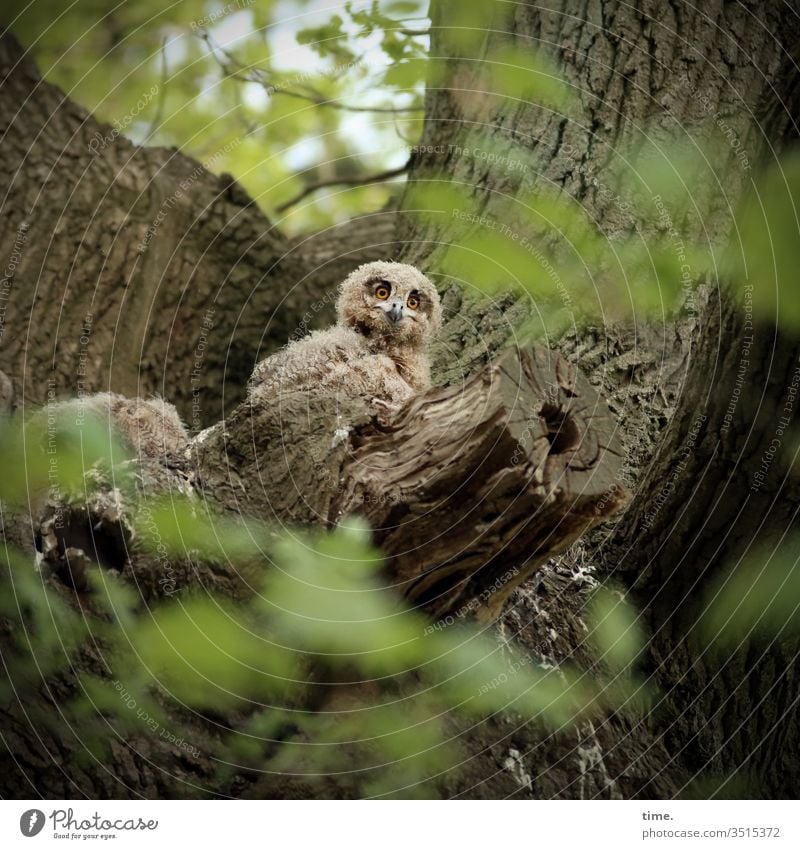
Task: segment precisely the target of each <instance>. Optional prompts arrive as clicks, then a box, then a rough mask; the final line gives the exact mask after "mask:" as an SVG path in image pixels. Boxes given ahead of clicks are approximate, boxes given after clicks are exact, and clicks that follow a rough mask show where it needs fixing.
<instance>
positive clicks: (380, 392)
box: [248, 262, 442, 407]
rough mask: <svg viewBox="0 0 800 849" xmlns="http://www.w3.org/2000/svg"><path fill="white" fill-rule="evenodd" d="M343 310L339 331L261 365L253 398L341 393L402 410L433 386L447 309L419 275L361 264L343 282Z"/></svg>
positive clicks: (388, 265) (313, 337)
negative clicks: (437, 336) (432, 347)
mask: <svg viewBox="0 0 800 849" xmlns="http://www.w3.org/2000/svg"><path fill="white" fill-rule="evenodd" d="M336 312H337V323H336V326H334V327H331V328H329V329H327V330H317V331H315V332H313V333H311V334H310V335H309V336H307V337H305V338H304V339H301V340H299V341H297V342H292V343H290V344H289V345H287V346H286V347H285V348H283V350H281V351H279V352H278V353H277V354H273V355H272V356H271V357H268V358H267V359H265V360H262V361H261V362H260V363H259V364H258V365H257V366H256V367H255V369H254V371H253V374H252V376H251V378H250V382H249V384H248V396H249V397H250V399H251V400H253V401H259V400H269V399H275V398H278V397H279V396H280V395H281V394H283V393H286V392H292V391H297V390H304V391H321V392H330V391H335V392H337V393H339V394H341V395H346V396H348V397H355V396H362V397H367V398H369V399H370V400H376V401H378V402H382V403H383V404H386V405H389V406H392V407H395V406H399V405H400V404H402V403H403V402H404V401H405V400H407V399H408V398H409V397H410V396H411V395H414V394H415V393H417V392H423V391H425V390H426V389H428V388H429V386H430V365H429V361H428V345H429V343H430V340H431V337H432V336H433V335H434V333H435V332H436V331H437V330H438V329H439V326H440V325H441V321H442V308H441V303H440V300H439V294H438V292H437V291H436V287H435V286H434V285H433V283H431V281H430V280H428V278H427V277H426V276H425V275H424V274H423V273H422V272H421V271H420V270H419V269H417V268H415V267H414V266H412V265H404V264H403V263H399V262H370V263H367V264H366V265H362V266H359V268H357V269H356V270H355V271H354V272H353V273H352V274H350V275H349V277H347V278H346V279H345V281H344V282H343V283H342V285H341V287H340V290H339V299H338V301H337V304H336Z"/></svg>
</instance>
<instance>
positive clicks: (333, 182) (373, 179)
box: [275, 162, 408, 212]
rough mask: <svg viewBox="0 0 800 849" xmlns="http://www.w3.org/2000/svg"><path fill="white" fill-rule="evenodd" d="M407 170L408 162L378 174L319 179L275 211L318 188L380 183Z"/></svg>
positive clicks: (285, 208)
mask: <svg viewBox="0 0 800 849" xmlns="http://www.w3.org/2000/svg"><path fill="white" fill-rule="evenodd" d="M406 171H408V162H406V163H405V164H404V165H401V166H400V167H399V168H392V169H391V170H389V171H382V172H381V173H380V174H370V175H364V176H361V177H333V178H331V179H330V180H320V181H319V182H317V183H311V184H310V185H308V186H306V187H305V188H304V189H303V191H302V192H300V193H299V194H297V195H295V196H294V197H293V198H291V199H290V200H287V201H284V202H283V203H282V204H280V205H279V206H276V207H275V210H276V212H285V211H286V210H287V209H289V207H291V206H294V205H295V204H298V203H300V201H301V200H304V199H305V198H307V197H308V196H309V195H310V194H313V193H314V192H316V191H317V190H318V189H326V188H328V186H368V185H370V184H371V183H381V182H383V181H384V180H388V179H390V178H391V177H398V176H399V175H400V174H404V173H405V172H406Z"/></svg>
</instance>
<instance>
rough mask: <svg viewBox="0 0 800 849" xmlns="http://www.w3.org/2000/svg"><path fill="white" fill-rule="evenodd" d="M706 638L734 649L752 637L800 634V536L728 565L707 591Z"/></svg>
mask: <svg viewBox="0 0 800 849" xmlns="http://www.w3.org/2000/svg"><path fill="white" fill-rule="evenodd" d="M705 601H706V604H705V608H704V611H703V616H702V620H701V623H700V624H701V626H702V630H703V633H704V635H705V637H706V639H707V640H709V641H712V642H716V643H721V644H724V645H726V646H728V647H733V648H736V647H737V646H738V645H740V644H742V643H745V642H746V641H748V640H749V639H752V638H753V637H758V638H760V639H766V640H774V639H781V638H787V637H797V636H798V635H800V537H798V536H797V535H796V534H794V535H791V536H788V537H786V538H785V539H783V540H782V541H781V543H780V545H778V546H775V547H771V548H766V547H759V548H756V549H755V550H753V551H751V552H749V553H748V554H747V555H746V556H745V557H743V558H742V559H741V560H740V561H739V562H738V563H736V564H735V565H733V566H732V567H731V568H729V569H728V570H726V571H725V572H724V573H723V575H722V576H721V577H720V579H719V580H718V581H716V582H715V585H714V586H713V587H712V588H711V589H710V590H709V592H708V593H707V595H706V599H705Z"/></svg>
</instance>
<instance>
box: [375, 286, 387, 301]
mask: <svg viewBox="0 0 800 849" xmlns="http://www.w3.org/2000/svg"><path fill="white" fill-rule="evenodd" d="M375 297H376V298H377V299H378V300H379V301H385V300H386V299H387V298H388V297H389V287H388V286H384V285H383V284H381V285H380V286H378V288H377V289H375Z"/></svg>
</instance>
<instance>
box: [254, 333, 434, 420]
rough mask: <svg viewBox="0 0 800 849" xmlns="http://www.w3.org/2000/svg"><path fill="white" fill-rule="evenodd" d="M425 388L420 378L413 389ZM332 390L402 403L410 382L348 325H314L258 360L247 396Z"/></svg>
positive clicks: (259, 397) (261, 397) (410, 390)
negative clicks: (308, 332)
mask: <svg viewBox="0 0 800 849" xmlns="http://www.w3.org/2000/svg"><path fill="white" fill-rule="evenodd" d="M424 388H426V387H425V385H424V383H420V384H419V389H424ZM309 389H312V390H323V391H324V390H335V391H339V392H343V393H344V394H346V395H348V396H350V395H363V396H367V397H370V398H378V399H379V400H382V401H387V402H389V403H394V404H397V403H402V402H403V401H405V400H406V399H407V398H409V397H411V395H413V394H414V391H415V387H414V386H412V385H411V384H410V383H408V382H407V381H406V380H404V379H403V378H402V377H401V376H400V372H399V371H398V368H397V365H396V364H395V362H394V360H392V359H391V357H389V356H388V355H387V354H373V353H371V352H370V350H369V349H368V347H367V344H366V339H365V338H364V337H363V336H362V335H361V334H359V333H357V332H356V331H355V330H352V329H351V328H349V327H331V328H329V329H327V330H317V331H315V332H314V333H312V334H311V335H310V336H307V337H306V338H305V339H301V340H299V341H297V342H291V343H290V344H289V345H288V346H287V347H285V348H284V349H283V350H281V351H279V352H278V353H277V354H273V355H272V356H271V357H268V358H267V359H266V360H262V362H260V363H259V364H258V365H257V366H256V367H255V370H254V371H253V375H252V377H251V378H250V391H249V394H250V398H251V399H252V400H253V401H259V400H265V399H274V398H277V397H279V396H280V395H282V394H283V393H286V392H293V391H307V390H309Z"/></svg>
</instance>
